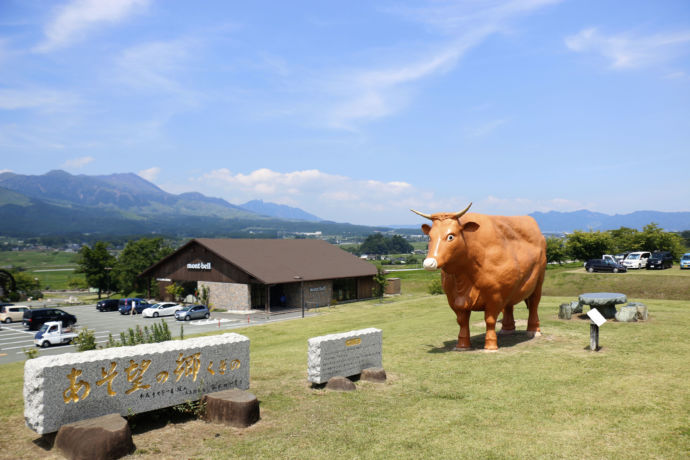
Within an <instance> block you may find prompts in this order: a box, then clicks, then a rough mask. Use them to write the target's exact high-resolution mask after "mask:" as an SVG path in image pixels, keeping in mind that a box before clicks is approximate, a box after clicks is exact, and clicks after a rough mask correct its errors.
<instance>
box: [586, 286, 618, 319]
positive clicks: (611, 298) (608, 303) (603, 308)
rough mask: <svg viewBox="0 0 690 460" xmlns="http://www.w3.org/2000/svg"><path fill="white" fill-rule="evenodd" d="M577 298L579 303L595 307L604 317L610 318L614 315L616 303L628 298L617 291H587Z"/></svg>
mask: <svg viewBox="0 0 690 460" xmlns="http://www.w3.org/2000/svg"><path fill="white" fill-rule="evenodd" d="M579 300H580V304H581V305H589V307H590V309H591V308H596V309H597V310H599V313H601V315H602V316H603V317H604V318H606V319H611V318H614V317H615V316H616V305H618V304H621V303H626V302H627V301H628V298H627V297H626V296H625V294H620V293H617V292H589V293H587V294H581V295H580V297H579Z"/></svg>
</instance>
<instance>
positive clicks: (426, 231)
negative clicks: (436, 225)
mask: <svg viewBox="0 0 690 460" xmlns="http://www.w3.org/2000/svg"><path fill="white" fill-rule="evenodd" d="M422 231H423V232H424V234H425V235H428V234H429V232H430V231H431V226H429V224H422Z"/></svg>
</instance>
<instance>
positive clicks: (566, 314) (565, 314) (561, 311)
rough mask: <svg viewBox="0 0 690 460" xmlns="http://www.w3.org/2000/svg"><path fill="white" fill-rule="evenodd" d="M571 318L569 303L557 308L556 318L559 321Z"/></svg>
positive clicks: (571, 312)
mask: <svg viewBox="0 0 690 460" xmlns="http://www.w3.org/2000/svg"><path fill="white" fill-rule="evenodd" d="M572 316H573V308H572V306H571V304H569V303H562V304H561V305H560V307H558V318H559V319H570V318H571V317H572Z"/></svg>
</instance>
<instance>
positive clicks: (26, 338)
mask: <svg viewBox="0 0 690 460" xmlns="http://www.w3.org/2000/svg"><path fill="white" fill-rule="evenodd" d="M60 309H61V310H64V311H66V312H67V313H71V314H73V315H75V316H76V317H77V324H76V326H75V327H74V328H73V331H74V332H79V331H80V330H81V328H82V327H86V328H88V329H90V330H93V331H94V334H95V337H96V343H97V344H98V345H99V346H105V344H106V343H107V342H108V336H109V335H110V334H112V336H113V339H115V340H116V341H119V339H120V332H126V331H127V330H128V329H129V328H132V329H134V328H136V326H137V325H139V326H141V328H142V329H143V327H144V326H149V329H150V328H151V326H152V325H153V324H154V323H158V324H160V322H161V321H165V322H166V323H167V324H168V328H169V329H170V333H171V334H172V336H173V338H178V337H179V336H180V327H181V326H184V335H185V337H187V336H189V335H192V334H200V333H203V332H210V331H230V330H231V329H236V328H240V327H246V326H254V325H259V324H265V323H268V322H276V321H285V320H289V319H295V318H300V317H301V316H302V314H301V312H300V311H291V312H287V313H282V314H274V315H270V316H268V315H266V314H264V313H262V312H256V311H255V312H253V313H251V314H247V313H225V312H212V313H211V317H210V318H209V319H201V320H194V321H177V320H175V318H174V317H172V316H167V317H162V318H156V319H153V318H144V317H143V316H142V315H134V316H129V315H127V316H125V315H121V314H120V313H119V312H117V311H112V312H99V311H98V310H96V306H95V304H92V305H79V306H73V307H60ZM34 335H36V331H29V330H27V329H25V328H24V326H23V325H22V324H21V323H18V322H15V323H10V324H5V323H3V324H0V364H4V363H11V362H16V361H23V360H24V359H26V355H25V354H24V350H25V349H36V350H38V355H39V356H48V355H57V354H61V353H71V352H74V351H76V349H75V347H74V345H59V346H53V347H49V348H38V347H36V346H35V345H34Z"/></svg>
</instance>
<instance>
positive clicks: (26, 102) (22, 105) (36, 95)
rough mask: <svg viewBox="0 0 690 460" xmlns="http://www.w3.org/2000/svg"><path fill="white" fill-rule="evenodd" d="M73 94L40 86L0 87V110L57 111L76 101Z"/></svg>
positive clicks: (76, 98)
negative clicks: (29, 87) (22, 87)
mask: <svg viewBox="0 0 690 460" xmlns="http://www.w3.org/2000/svg"><path fill="white" fill-rule="evenodd" d="M78 99H79V98H78V97H77V96H75V95H74V94H71V93H67V92H62V91H54V90H47V89H40V88H31V89H13V88H7V89H0V110H20V109H41V110H45V111H57V110H63V109H66V108H69V107H70V106H73V105H74V104H76V103H77V102H78Z"/></svg>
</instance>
